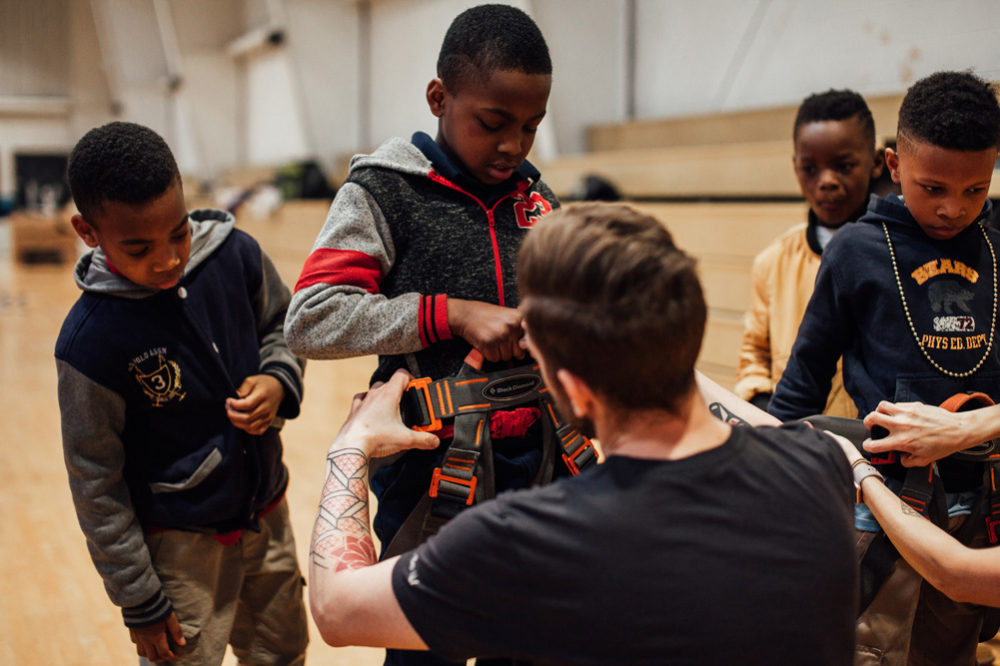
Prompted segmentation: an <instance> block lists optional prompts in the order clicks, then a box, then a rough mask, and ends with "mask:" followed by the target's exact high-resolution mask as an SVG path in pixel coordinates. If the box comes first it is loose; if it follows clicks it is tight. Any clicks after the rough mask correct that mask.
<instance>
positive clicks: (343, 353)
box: [285, 182, 424, 359]
mask: <svg viewBox="0 0 1000 666" xmlns="http://www.w3.org/2000/svg"><path fill="white" fill-rule="evenodd" d="M331 259H334V260H336V262H338V263H337V265H336V269H337V270H330V261H331ZM394 259H395V249H394V247H393V242H392V237H391V234H390V231H389V227H388V224H387V223H386V220H385V216H384V215H383V214H382V211H381V210H380V209H379V207H378V204H377V202H376V201H375V199H374V198H373V197H372V196H371V195H370V194H369V193H368V192H367V191H366V190H365V189H364V188H363V187H361V186H360V185H357V184H355V183H351V182H348V183H345V184H344V186H343V187H341V188H340V190H339V191H338V192H337V196H336V198H335V199H334V201H333V204H332V205H331V206H330V212H329V213H328V214H327V218H326V222H325V223H324V225H323V229H322V230H321V231H320V234H319V237H318V238H317V239H316V243H315V245H313V249H312V252H311V253H310V255H309V258H308V259H307V260H306V264H305V267H304V268H303V271H302V277H300V279H299V284H300V285H305V286H297V288H296V292H295V294H294V295H293V296H292V302H291V305H290V307H289V309H288V317H287V318H286V320H285V338H286V339H287V340H288V345H289V347H290V348H291V349H292V351H294V352H295V353H296V354H299V355H301V356H305V357H307V358H318V359H329V358H347V357H350V356H363V355H366V354H406V353H410V352H415V351H419V350H420V349H422V348H423V346H424V345H423V344H422V343H421V340H420V334H419V331H418V312H419V308H420V302H421V295H420V294H418V293H416V292H413V293H406V294H402V295H399V296H396V297H394V298H387V297H386V296H384V295H383V294H380V293H378V289H377V283H378V282H379V281H381V279H382V278H383V277H384V276H385V275H386V273H387V272H388V271H389V269H390V268H391V267H392V264H393V261H394ZM352 262H354V264H353V265H352ZM345 268H346V270H344V269H345ZM373 273H377V277H376V278H375V282H374V287H375V288H374V289H372V284H371V282H370V281H368V280H358V279H356V278H357V277H358V276H359V275H365V276H370V275H372V274H373Z"/></svg>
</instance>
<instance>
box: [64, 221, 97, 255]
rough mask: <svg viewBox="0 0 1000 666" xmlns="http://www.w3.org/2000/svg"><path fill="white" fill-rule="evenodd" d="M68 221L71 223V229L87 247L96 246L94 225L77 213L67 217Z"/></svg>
mask: <svg viewBox="0 0 1000 666" xmlns="http://www.w3.org/2000/svg"><path fill="white" fill-rule="evenodd" d="M69 223H70V224H72V225H73V231H75V232H76V235H77V236H79V237H80V238H82V239H83V242H84V243H86V244H87V247H97V246H98V244H99V243H98V239H97V231H96V230H95V229H94V226H93V225H92V224H91V223H90V222H87V220H85V219H83V216H82V215H80V214H79V213H77V214H76V215H74V216H73V217H71V218H69Z"/></svg>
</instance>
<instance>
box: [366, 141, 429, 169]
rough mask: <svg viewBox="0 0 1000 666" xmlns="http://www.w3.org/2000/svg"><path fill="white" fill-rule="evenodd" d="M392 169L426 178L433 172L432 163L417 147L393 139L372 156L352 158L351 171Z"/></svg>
mask: <svg viewBox="0 0 1000 666" xmlns="http://www.w3.org/2000/svg"><path fill="white" fill-rule="evenodd" d="M372 167H374V168H379V169H391V170H393V171H400V172H402V173H409V174H413V175H415V176H426V175H427V174H429V173H430V172H431V169H432V168H433V165H432V164H431V161H430V160H429V159H428V158H427V157H426V156H425V155H424V154H423V153H422V152H421V151H420V149H419V148H417V147H416V146H415V145H413V144H412V143H410V142H409V141H407V140H406V139H401V138H399V137H393V138H391V139H389V140H388V141H386V142H385V143H383V144H382V145H381V146H379V147H378V148H377V149H376V150H375V152H373V153H372V154H370V155H355V156H354V157H352V158H351V165H350V171H351V172H354V171H355V170H357V169H365V168H372Z"/></svg>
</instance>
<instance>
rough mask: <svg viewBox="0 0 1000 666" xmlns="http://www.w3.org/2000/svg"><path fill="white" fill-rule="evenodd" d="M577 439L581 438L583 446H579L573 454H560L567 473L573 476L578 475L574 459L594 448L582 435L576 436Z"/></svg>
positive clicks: (578, 468) (578, 469)
mask: <svg viewBox="0 0 1000 666" xmlns="http://www.w3.org/2000/svg"><path fill="white" fill-rule="evenodd" d="M577 437H582V438H583V444H581V445H580V447H579V448H577V450H576V451H574V452H573V453H570V454H568V455H567V454H566V453H563V454H562V459H563V462H564V463H566V467H567V468H569V472H570V474H572V475H573V476H576V475H577V474H579V473H580V467H579V466H578V465H577V464H576V459H577V458H578V457H580V455H581V454H582V453H583V452H584V451H586V450H587V449H593V448H594V445H593V444H591V443H590V440H589V439H587V438H586V437H584V436H583V435H577Z"/></svg>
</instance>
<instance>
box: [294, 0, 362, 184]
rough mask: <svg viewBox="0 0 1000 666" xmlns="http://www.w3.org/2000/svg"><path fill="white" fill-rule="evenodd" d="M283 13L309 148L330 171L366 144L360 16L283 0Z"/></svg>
mask: <svg viewBox="0 0 1000 666" xmlns="http://www.w3.org/2000/svg"><path fill="white" fill-rule="evenodd" d="M285 14H286V17H287V19H288V48H289V49H290V51H291V54H292V58H291V65H292V68H293V72H294V74H295V76H296V78H297V81H298V83H299V85H300V90H301V94H300V96H299V99H300V101H301V103H302V107H301V109H300V113H301V114H302V119H303V126H304V132H305V136H306V141H307V145H308V146H309V147H310V148H311V149H312V152H313V153H314V155H315V157H316V158H317V159H318V160H319V161H320V163H321V164H322V165H323V166H324V167H325V168H326V169H327V170H328V172H329V171H330V170H332V169H333V168H334V164H335V161H336V159H337V158H338V157H339V156H341V155H344V154H351V153H354V152H356V151H357V150H358V149H359V148H361V147H363V146H364V144H365V138H364V136H363V135H362V134H363V133H362V125H361V122H362V119H361V118H360V115H359V114H360V111H361V108H362V106H361V102H360V100H359V94H360V91H361V87H360V86H361V81H360V72H361V67H360V63H359V54H360V50H359V49H360V34H359V15H358V11H357V8H356V6H355V5H354V3H350V2H330V0H286V3H285Z"/></svg>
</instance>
